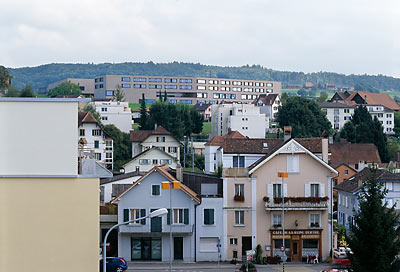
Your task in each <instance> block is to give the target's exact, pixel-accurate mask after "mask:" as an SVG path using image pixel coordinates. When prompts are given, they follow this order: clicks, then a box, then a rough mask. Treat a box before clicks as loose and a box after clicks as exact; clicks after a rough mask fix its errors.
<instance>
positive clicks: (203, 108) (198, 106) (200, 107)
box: [193, 103, 211, 111]
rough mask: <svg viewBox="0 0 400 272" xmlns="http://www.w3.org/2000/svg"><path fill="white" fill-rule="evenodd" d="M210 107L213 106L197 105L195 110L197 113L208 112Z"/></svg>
mask: <svg viewBox="0 0 400 272" xmlns="http://www.w3.org/2000/svg"><path fill="white" fill-rule="evenodd" d="M210 106H211V104H205V103H197V104H196V105H194V106H193V108H194V109H195V110H197V111H206V110H207V109H208V108H209V107H210Z"/></svg>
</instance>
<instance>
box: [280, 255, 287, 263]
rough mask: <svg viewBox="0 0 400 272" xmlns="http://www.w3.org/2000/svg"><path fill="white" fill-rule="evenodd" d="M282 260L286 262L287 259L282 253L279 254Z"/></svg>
mask: <svg viewBox="0 0 400 272" xmlns="http://www.w3.org/2000/svg"><path fill="white" fill-rule="evenodd" d="M281 259H282V262H286V261H287V256H286V254H284V255H283V256H281Z"/></svg>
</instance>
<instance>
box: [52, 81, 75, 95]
mask: <svg viewBox="0 0 400 272" xmlns="http://www.w3.org/2000/svg"><path fill="white" fill-rule="evenodd" d="M81 93H82V90H81V89H80V88H79V85H78V84H74V83H71V82H69V81H67V82H64V83H61V84H60V85H58V86H57V87H55V88H53V89H51V90H50V91H49V93H48V94H47V96H48V97H56V96H57V95H71V94H81Z"/></svg>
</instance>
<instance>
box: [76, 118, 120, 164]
mask: <svg viewBox="0 0 400 272" xmlns="http://www.w3.org/2000/svg"><path fill="white" fill-rule="evenodd" d="M78 131H79V134H78V142H79V153H80V154H79V156H80V157H81V158H94V159H95V160H96V161H97V162H98V163H100V164H101V165H102V166H104V167H105V168H107V169H110V170H112V169H113V139H112V138H111V137H110V136H109V135H107V134H106V133H105V132H104V130H103V129H102V128H101V126H100V125H99V123H98V122H97V120H96V118H94V116H93V115H92V114H91V113H90V112H79V113H78Z"/></svg>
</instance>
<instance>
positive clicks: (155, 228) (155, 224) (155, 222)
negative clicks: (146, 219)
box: [150, 209, 162, 232]
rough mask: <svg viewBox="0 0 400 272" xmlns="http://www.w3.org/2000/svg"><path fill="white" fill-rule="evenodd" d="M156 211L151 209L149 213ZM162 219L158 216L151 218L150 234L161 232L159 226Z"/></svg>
mask: <svg viewBox="0 0 400 272" xmlns="http://www.w3.org/2000/svg"><path fill="white" fill-rule="evenodd" d="M155 210H157V209H151V210H150V212H154V211H155ZM161 220H162V218H161V217H160V216H157V217H153V218H151V220H150V224H151V225H150V231H151V232H161V228H162V226H161V224H162V221H161Z"/></svg>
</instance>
